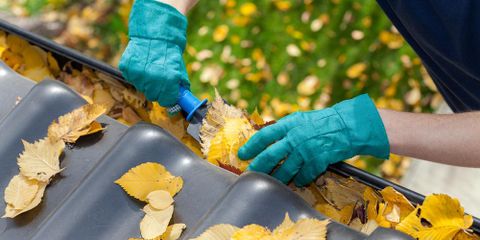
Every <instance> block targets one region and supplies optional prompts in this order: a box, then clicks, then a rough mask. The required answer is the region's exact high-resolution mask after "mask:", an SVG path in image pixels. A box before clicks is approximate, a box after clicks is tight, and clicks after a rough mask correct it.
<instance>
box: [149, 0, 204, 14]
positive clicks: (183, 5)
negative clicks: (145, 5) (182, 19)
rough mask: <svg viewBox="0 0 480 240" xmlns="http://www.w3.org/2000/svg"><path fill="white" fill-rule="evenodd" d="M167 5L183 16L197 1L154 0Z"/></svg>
mask: <svg viewBox="0 0 480 240" xmlns="http://www.w3.org/2000/svg"><path fill="white" fill-rule="evenodd" d="M156 1H159V2H163V3H166V4H169V5H171V6H173V7H174V8H176V9H177V10H178V11H179V12H181V13H182V14H183V15H186V14H187V12H188V11H190V9H191V8H192V7H193V6H195V4H197V2H198V0H156Z"/></svg>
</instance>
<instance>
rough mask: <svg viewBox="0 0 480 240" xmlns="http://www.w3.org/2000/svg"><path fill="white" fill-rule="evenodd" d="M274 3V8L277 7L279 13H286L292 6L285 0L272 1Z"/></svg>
mask: <svg viewBox="0 0 480 240" xmlns="http://www.w3.org/2000/svg"><path fill="white" fill-rule="evenodd" d="M274 3H275V7H277V8H278V10H280V11H287V10H288V9H290V7H291V6H292V4H291V3H290V2H289V1H287V0H277V1H274Z"/></svg>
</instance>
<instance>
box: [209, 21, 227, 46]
mask: <svg viewBox="0 0 480 240" xmlns="http://www.w3.org/2000/svg"><path fill="white" fill-rule="evenodd" d="M228 30H229V29H228V26H227V25H225V24H222V25H220V26H217V27H216V28H215V30H214V31H213V40H214V41H215V42H222V41H223V40H225V38H226V37H227V35H228Z"/></svg>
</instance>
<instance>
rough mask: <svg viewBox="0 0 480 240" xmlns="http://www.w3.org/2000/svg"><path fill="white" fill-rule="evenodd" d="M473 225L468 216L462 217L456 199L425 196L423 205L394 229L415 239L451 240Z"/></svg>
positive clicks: (470, 217)
mask: <svg viewBox="0 0 480 240" xmlns="http://www.w3.org/2000/svg"><path fill="white" fill-rule="evenodd" d="M472 223H473V218H472V216H470V215H464V211H463V207H461V206H460V203H459V201H458V199H454V198H451V197H449V196H448V195H445V194H433V195H430V196H427V197H426V198H425V200H424V201H423V204H422V205H421V206H419V207H417V208H416V209H415V210H414V211H413V212H411V213H410V214H409V215H408V216H407V217H406V218H405V219H404V220H403V221H402V222H400V223H399V224H398V225H397V226H396V229H397V230H399V231H402V232H404V233H406V234H408V235H410V236H412V237H414V238H416V239H419V240H422V239H429V240H436V239H438V240H440V239H453V237H454V236H455V235H456V234H457V233H459V232H461V231H464V230H466V229H468V228H469V227H470V226H471V225H472Z"/></svg>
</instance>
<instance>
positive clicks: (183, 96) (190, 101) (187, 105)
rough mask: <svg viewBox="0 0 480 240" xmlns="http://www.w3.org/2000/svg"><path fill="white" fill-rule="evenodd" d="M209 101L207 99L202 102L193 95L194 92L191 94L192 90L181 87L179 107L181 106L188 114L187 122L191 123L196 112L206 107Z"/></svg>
mask: <svg viewBox="0 0 480 240" xmlns="http://www.w3.org/2000/svg"><path fill="white" fill-rule="evenodd" d="M207 101H208V100H207V99H203V100H202V101H200V100H199V99H198V98H197V97H195V96H194V95H193V94H192V92H190V90H188V89H186V88H184V87H183V86H180V91H179V95H178V105H180V107H181V108H182V110H183V111H185V112H186V113H187V121H190V120H191V119H192V117H193V115H194V114H195V111H197V109H199V108H200V107H201V106H203V105H205V104H206V103H207Z"/></svg>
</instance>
